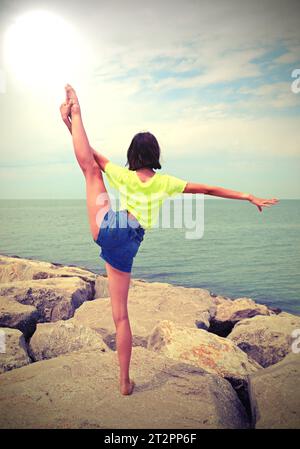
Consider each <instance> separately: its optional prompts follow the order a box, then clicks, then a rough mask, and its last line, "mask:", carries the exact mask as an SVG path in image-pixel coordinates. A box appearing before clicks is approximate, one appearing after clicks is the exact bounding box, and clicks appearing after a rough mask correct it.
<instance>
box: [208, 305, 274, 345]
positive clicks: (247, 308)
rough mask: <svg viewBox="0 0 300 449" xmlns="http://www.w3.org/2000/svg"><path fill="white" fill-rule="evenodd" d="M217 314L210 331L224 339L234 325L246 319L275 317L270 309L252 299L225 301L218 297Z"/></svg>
mask: <svg viewBox="0 0 300 449" xmlns="http://www.w3.org/2000/svg"><path fill="white" fill-rule="evenodd" d="M215 302H216V304H217V307H216V314H215V316H214V317H213V319H212V320H211V323H210V328H209V331H210V332H213V333H215V334H217V335H220V336H222V337H226V336H227V335H228V334H229V333H230V332H231V330H232V328H233V327H234V325H235V324H236V323H237V322H238V321H241V320H244V319H246V318H252V317H254V316H256V315H273V314H274V312H273V311H271V310H270V309H269V308H268V307H266V306H264V305H262V304H257V303H256V302H254V301H253V300H252V299H250V298H238V299H234V300H232V299H228V298H227V299H225V298H223V297H220V296H217V297H216V298H215Z"/></svg>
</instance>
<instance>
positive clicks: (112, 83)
mask: <svg viewBox="0 0 300 449" xmlns="http://www.w3.org/2000/svg"><path fill="white" fill-rule="evenodd" d="M0 5H1V17H0V28H1V32H0V34H1V42H2V45H1V58H0V130H1V131H0V132H1V150H0V198H1V199H5V198H7V199H13V198H21V199H29V198H39V199H48V198H53V199H56V198H57V199H58V198H85V183H84V178H83V176H82V173H81V171H80V169H79V168H78V166H77V163H76V159H75V157H74V154H73V149H72V143H71V140H70V135H69V134H68V132H67V130H66V129H65V127H64V125H63V123H62V122H61V119H60V114H59V106H60V103H61V102H62V101H63V100H64V84H65V83H66V82H69V83H70V84H73V85H74V87H75V88H76V91H77V93H78V96H79V100H80V102H81V107H82V114H83V119H84V123H85V127H86V131H87V134H88V137H89V140H90V144H91V146H92V147H93V148H95V149H96V150H98V151H100V152H102V153H103V154H104V155H105V156H106V157H108V158H109V159H111V160H112V161H113V162H115V163H118V164H120V165H125V163H126V152H127V149H128V147H129V144H130V142H131V139H132V138H133V136H134V135H135V134H136V133H137V132H140V131H150V132H152V133H153V134H154V135H155V136H156V137H157V139H158V142H159V144H160V147H161V150H162V165H163V168H162V172H165V173H169V174H172V175H174V176H178V177H181V178H182V179H186V180H188V181H192V182H199V183H205V184H209V185H217V186H222V187H227V188H229V189H234V190H238V191H244V192H251V193H252V194H254V195H256V196H260V197H265V198H270V197H277V198H282V199H283V198H300V181H299V179H300V177H299V168H300V123H299V119H300V26H299V23H300V20H299V19H300V2H299V1H296V0H286V1H284V2H282V1H277V0H270V1H269V0H253V1H251V2H249V1H243V0H237V1H236V0H222V1H221V0H208V1H201V0H198V1H194V0H181V1H178V0H172V1H170V0H165V1H163V2H162V1H157V0H152V1H151V2H149V1H143V0H139V1H135V0H131V1H129V0H123V1H114V0H111V1H102V0H99V1H97V2H96V1H94V2H92V1H90V0H85V1H84V2H81V1H80V2H79V1H76V0H74V1H72V2H69V1H64V2H58V1H56V0H52V1H50V0H48V1H38V2H37V1H26V0H23V1H15V0H11V1H3V0H0ZM37 11H38V14H41V15H40V16H38V15H36V16H35V15H34V14H35V13H36V12H37ZM26 14H29V15H30V14H31V19H30V21H29V22H27V25H26V21H25V25H23V28H20V20H19V18H20V17H22V16H24V15H26ZM45 17H46V19H45ZM47 17H48V19H49V17H50V19H51V20H48V19H47ZM18 20H19V21H18ZM16 24H17V25H16ZM18 24H19V25H18ZM24 26H25V28H24ZM26 27H27V28H26ZM11 30H14V31H11ZM16 30H17V31H16ZM11 36H13V37H11ZM29 37H30V39H29ZM28 39H29V40H28ZM297 70H298V72H297ZM298 78H299V82H298Z"/></svg>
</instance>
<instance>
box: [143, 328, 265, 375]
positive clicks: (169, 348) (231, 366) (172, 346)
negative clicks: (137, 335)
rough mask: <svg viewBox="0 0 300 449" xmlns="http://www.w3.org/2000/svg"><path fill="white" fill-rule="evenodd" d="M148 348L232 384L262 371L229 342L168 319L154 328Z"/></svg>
mask: <svg viewBox="0 0 300 449" xmlns="http://www.w3.org/2000/svg"><path fill="white" fill-rule="evenodd" d="M147 349H149V350H152V351H156V352H159V353H161V354H163V355H164V356H166V357H170V358H172V359H174V360H178V361H182V362H186V363H190V364H192V365H194V366H197V367H199V368H202V369H204V370H205V371H207V372H209V373H214V374H217V375H218V376H221V377H224V378H226V379H228V380H230V381H233V382H235V383H237V382H238V381H239V380H245V379H246V378H247V375H249V374H251V373H254V372H256V371H257V370H258V369H259V368H261V367H260V366H259V365H258V363H256V362H255V361H253V360H251V359H249V358H248V356H247V354H245V353H244V352H243V351H241V349H239V348H238V347H237V346H236V345H235V344H234V343H233V342H232V341H230V340H227V339H226V338H223V337H219V336H217V335H214V334H211V333H209V332H207V331H205V330H202V329H194V328H191V327H184V326H180V325H178V324H175V323H173V322H172V321H168V320H164V321H161V322H160V323H159V324H157V325H156V326H155V327H154V329H153V330H152V333H151V335H150V336H149V340H148V346H147Z"/></svg>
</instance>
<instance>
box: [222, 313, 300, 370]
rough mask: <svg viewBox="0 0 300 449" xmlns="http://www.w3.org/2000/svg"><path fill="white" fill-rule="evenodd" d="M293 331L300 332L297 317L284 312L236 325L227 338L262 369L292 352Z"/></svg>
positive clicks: (298, 318)
mask: <svg viewBox="0 0 300 449" xmlns="http://www.w3.org/2000/svg"><path fill="white" fill-rule="evenodd" d="M295 329H300V317H299V316H296V315H291V314H287V313H286V314H282V313H280V314H279V315H273V316H256V317H254V318H251V319H248V320H243V321H240V322H239V323H237V324H236V325H235V327H234V328H233V331H232V332H231V333H230V334H229V336H228V337H227V338H228V339H230V340H231V341H233V342H234V343H236V344H237V345H238V346H239V348H240V349H242V350H243V351H245V352H246V353H247V354H248V355H249V356H250V357H251V358H252V359H254V360H256V361H257V362H258V363H259V364H260V365H261V366H263V367H267V366H270V365H273V364H274V363H277V362H279V361H280V360H282V359H283V358H284V357H285V356H286V355H287V354H288V353H289V352H291V345H292V342H293V336H292V332H293V331H294V330H295Z"/></svg>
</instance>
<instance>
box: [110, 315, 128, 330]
mask: <svg viewBox="0 0 300 449" xmlns="http://www.w3.org/2000/svg"><path fill="white" fill-rule="evenodd" d="M113 319H114V323H115V326H116V328H118V327H119V326H120V325H122V324H124V323H126V324H127V322H129V319H128V313H120V314H116V315H113Z"/></svg>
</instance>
